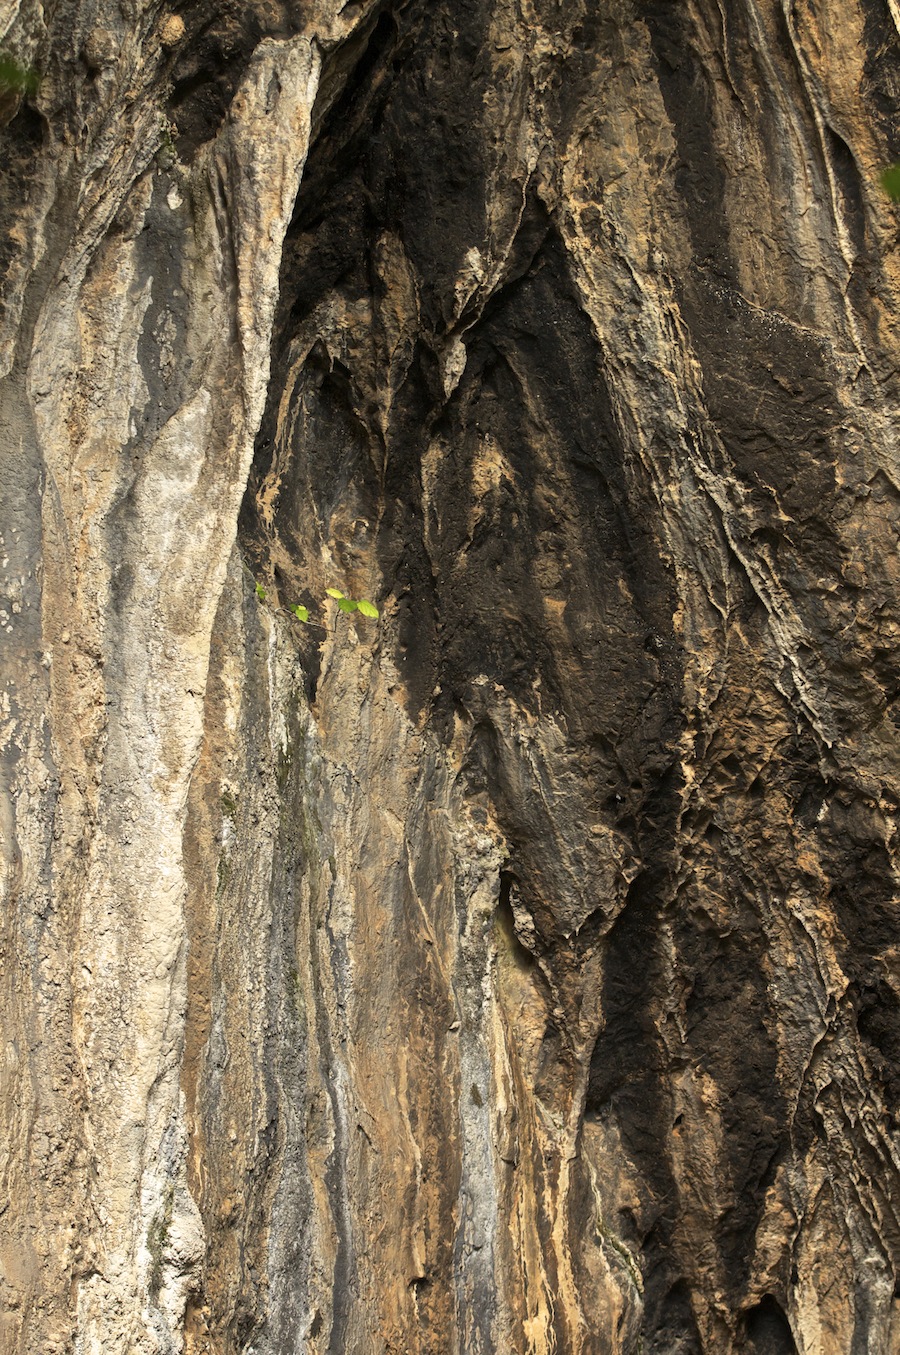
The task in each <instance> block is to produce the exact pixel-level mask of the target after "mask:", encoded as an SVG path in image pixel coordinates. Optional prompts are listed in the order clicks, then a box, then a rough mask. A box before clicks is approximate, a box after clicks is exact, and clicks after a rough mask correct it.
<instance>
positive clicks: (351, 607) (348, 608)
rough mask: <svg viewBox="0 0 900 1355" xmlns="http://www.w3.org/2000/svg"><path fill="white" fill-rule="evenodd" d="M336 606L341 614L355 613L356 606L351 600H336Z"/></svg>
mask: <svg viewBox="0 0 900 1355" xmlns="http://www.w3.org/2000/svg"><path fill="white" fill-rule="evenodd" d="M337 605H338V606H339V607H340V609H341V611H342V612H355V611H356V606H357V604H356V603H355V602H354V601H353V599H352V598H338V600H337Z"/></svg>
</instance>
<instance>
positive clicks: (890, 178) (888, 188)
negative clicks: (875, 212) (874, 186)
mask: <svg viewBox="0 0 900 1355" xmlns="http://www.w3.org/2000/svg"><path fill="white" fill-rule="evenodd" d="M881 186H882V188H883V189H884V191H885V193H887V195H888V197H889V198H890V200H891V202H900V160H898V161H897V163H896V164H894V165H888V167H887V169H885V170H882V172H881Z"/></svg>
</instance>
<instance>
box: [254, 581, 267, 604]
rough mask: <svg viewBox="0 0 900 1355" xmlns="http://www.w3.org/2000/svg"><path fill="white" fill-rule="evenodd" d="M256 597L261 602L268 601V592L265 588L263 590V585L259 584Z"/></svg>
mask: <svg viewBox="0 0 900 1355" xmlns="http://www.w3.org/2000/svg"><path fill="white" fill-rule="evenodd" d="M256 596H257V597H258V598H259V600H260V602H265V600H266V590H265V588H263V586H262V584H261V583H258V584H257V585H256Z"/></svg>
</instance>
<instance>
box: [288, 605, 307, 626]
mask: <svg viewBox="0 0 900 1355" xmlns="http://www.w3.org/2000/svg"><path fill="white" fill-rule="evenodd" d="M291 611H292V612H293V613H294V616H296V618H297V620H298V621H308V620H309V608H308V607H301V606H300V603H299V602H295V603H294V605H293V607H292V608H291Z"/></svg>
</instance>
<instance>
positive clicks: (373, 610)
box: [254, 583, 378, 630]
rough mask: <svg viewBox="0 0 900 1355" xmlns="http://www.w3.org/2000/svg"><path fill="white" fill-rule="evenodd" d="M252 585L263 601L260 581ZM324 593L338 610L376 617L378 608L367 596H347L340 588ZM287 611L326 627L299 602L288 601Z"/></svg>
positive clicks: (374, 618) (303, 619)
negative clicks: (334, 603)
mask: <svg viewBox="0 0 900 1355" xmlns="http://www.w3.org/2000/svg"><path fill="white" fill-rule="evenodd" d="M254 587H255V589H256V596H257V598H258V599H259V601H260V602H265V600H266V590H265V588H264V587H263V586H262V584H261V583H256V584H254ZM325 593H326V597H329V598H332V599H333V600H334V601H335V602H336V603H337V605H338V610H339V611H341V612H345V613H348V614H349V613H350V612H359V614H360V615H361V616H367V617H369V618H370V619H371V620H376V619H377V617H378V608H377V607H376V606H375V604H374V602H370V601H369V599H368V598H348V597H347V595H346V594H345V593H342V592H341V590H340V588H326V590H325ZM287 611H288V612H289V613H290V615H291V616H293V617H295V618H296V620H297V621H302V622H304V624H306V625H309V626H319V628H320V629H321V630H326V629H327V627H326V626H323V625H322V624H321V622H319V621H313V620H312V618H311V616H310V614H309V608H308V607H304V606H303V605H302V603H300V602H290V603H288V606H287Z"/></svg>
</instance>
